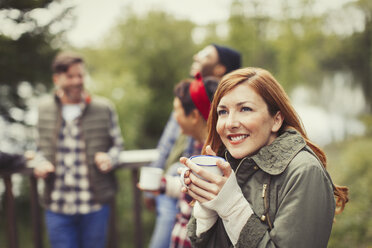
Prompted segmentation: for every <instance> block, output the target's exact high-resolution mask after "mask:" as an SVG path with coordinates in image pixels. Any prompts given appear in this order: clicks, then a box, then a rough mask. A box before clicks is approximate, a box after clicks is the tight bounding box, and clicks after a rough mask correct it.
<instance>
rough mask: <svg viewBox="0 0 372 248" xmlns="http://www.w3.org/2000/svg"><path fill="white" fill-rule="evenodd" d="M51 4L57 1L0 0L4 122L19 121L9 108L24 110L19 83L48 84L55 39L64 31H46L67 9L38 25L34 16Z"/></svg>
mask: <svg viewBox="0 0 372 248" xmlns="http://www.w3.org/2000/svg"><path fill="white" fill-rule="evenodd" d="M53 2H58V1H57V0H56V1H54V0H36V1H26V0H12V1H10V0H5V1H4V0H3V1H0V19H1V22H2V26H1V27H0V70H1V71H0V89H1V91H0V115H1V116H2V117H3V118H5V119H6V120H8V121H11V122H15V121H17V122H23V120H21V119H15V118H14V117H13V116H12V115H11V113H10V109H12V108H19V109H25V108H26V105H25V103H24V99H23V98H22V97H21V96H20V95H19V94H18V86H19V85H20V84H21V83H22V82H28V83H30V84H31V85H33V86H35V85H37V84H43V85H46V86H50V85H51V84H50V82H51V81H50V78H51V75H50V73H49V68H50V63H51V60H52V58H53V56H54V55H55V54H56V52H57V48H56V46H55V43H56V40H57V39H59V38H61V35H62V33H63V30H64V29H60V31H59V32H58V33H52V32H51V31H50V30H51V27H53V25H54V24H56V23H58V22H60V21H61V20H62V18H65V17H66V14H67V13H68V12H69V10H70V8H66V9H64V10H62V11H61V12H60V14H59V15H57V16H55V17H53V19H51V20H50V21H49V22H48V23H46V24H40V21H39V20H38V14H40V13H41V11H42V10H43V11H48V8H49V6H51V5H52V3H53ZM42 14H46V13H45V12H44V13H42ZM65 20H66V19H65ZM65 20H64V21H65ZM65 28H68V26H66V27H65ZM9 30H11V31H9ZM54 30H55V26H54ZM53 44H54V45H53Z"/></svg>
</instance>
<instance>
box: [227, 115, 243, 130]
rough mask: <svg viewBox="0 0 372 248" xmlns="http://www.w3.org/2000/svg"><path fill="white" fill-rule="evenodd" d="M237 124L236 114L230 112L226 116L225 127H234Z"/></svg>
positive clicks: (237, 125)
mask: <svg viewBox="0 0 372 248" xmlns="http://www.w3.org/2000/svg"><path fill="white" fill-rule="evenodd" d="M239 125H240V121H239V119H238V118H237V116H236V115H235V114H233V113H230V114H229V116H228V118H227V123H226V127H227V128H228V129H234V128H238V127H239Z"/></svg>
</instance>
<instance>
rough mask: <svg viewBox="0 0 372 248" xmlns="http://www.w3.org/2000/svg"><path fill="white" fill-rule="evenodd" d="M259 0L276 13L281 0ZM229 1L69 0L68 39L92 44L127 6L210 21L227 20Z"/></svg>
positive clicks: (331, 1) (335, 0)
mask: <svg viewBox="0 0 372 248" xmlns="http://www.w3.org/2000/svg"><path fill="white" fill-rule="evenodd" d="M262 1H266V2H267V3H268V5H267V10H268V11H269V12H270V13H272V14H275V12H276V11H277V9H278V2H279V1H280V0H262ZM350 1H352V0H323V1H322V0H318V3H319V4H318V5H317V9H319V11H324V10H325V9H335V8H338V7H339V6H340V5H342V4H343V3H345V2H350ZM231 2H232V0H105V1H102V0H74V1H71V3H73V4H74V5H76V10H75V13H76V16H77V23H76V26H75V27H74V28H73V29H71V31H69V32H68V39H69V41H70V42H71V43H72V44H73V45H75V46H78V47H81V46H85V45H91V44H94V42H95V41H97V39H99V37H101V36H102V35H104V34H105V33H106V32H108V30H109V29H110V27H112V26H113V25H114V24H115V21H116V20H117V19H118V18H119V17H121V16H122V15H124V10H125V8H128V6H132V8H133V9H134V11H136V12H137V13H146V12H147V11H149V10H151V9H158V10H159V9H160V10H164V11H167V12H169V13H172V14H174V15H175V16H177V17H178V18H182V19H190V20H192V21H193V22H195V23H197V24H200V25H203V24H207V23H209V22H212V21H213V22H216V21H217V22H223V21H226V20H227V18H228V17H229V11H230V5H231ZM290 2H291V1H290ZM292 2H296V1H292Z"/></svg>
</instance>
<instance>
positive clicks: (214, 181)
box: [180, 146, 232, 203]
mask: <svg viewBox="0 0 372 248" xmlns="http://www.w3.org/2000/svg"><path fill="white" fill-rule="evenodd" d="M206 153H207V155H213V156H215V155H216V153H215V152H214V151H213V150H212V149H211V147H210V146H207V147H206ZM180 162H181V163H183V164H184V165H185V166H186V167H188V168H189V169H190V170H191V171H192V173H190V172H186V173H185V184H186V185H187V186H188V187H187V188H186V187H183V188H182V189H181V190H182V192H184V193H187V194H189V195H190V196H191V197H192V198H194V199H195V200H197V201H198V202H200V203H203V202H207V201H210V200H213V199H214V198H215V197H216V196H217V195H218V193H219V192H220V191H221V189H222V187H223V186H224V185H225V182H226V180H227V179H228V178H229V176H230V174H231V171H232V169H231V167H230V164H229V163H228V162H225V161H223V160H218V161H217V166H218V167H219V168H220V170H221V171H222V174H223V176H220V175H216V174H213V173H210V172H208V171H206V170H204V169H203V168H202V167H201V166H198V165H196V164H195V163H193V162H191V161H190V160H189V159H188V158H185V157H182V158H180ZM196 174H197V175H199V176H201V177H203V178H204V179H206V180H203V179H201V178H199V177H197V176H196Z"/></svg>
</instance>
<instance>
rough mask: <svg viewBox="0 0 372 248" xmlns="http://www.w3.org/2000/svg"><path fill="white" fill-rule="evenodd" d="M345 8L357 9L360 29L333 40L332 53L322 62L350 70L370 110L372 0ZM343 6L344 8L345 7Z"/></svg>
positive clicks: (328, 66)
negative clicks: (361, 25) (360, 22)
mask: <svg viewBox="0 0 372 248" xmlns="http://www.w3.org/2000/svg"><path fill="white" fill-rule="evenodd" d="M346 7H347V8H354V9H357V10H358V11H359V14H361V16H362V18H363V26H364V27H363V28H362V31H354V32H353V33H352V34H351V35H348V36H345V37H340V38H339V42H338V43H337V42H333V43H332V44H333V45H334V48H333V49H332V53H331V54H329V55H330V56H329V57H327V58H326V59H325V60H324V61H322V62H323V65H324V66H326V67H327V68H328V70H340V71H351V73H352V74H353V77H354V79H355V80H354V82H355V83H356V84H358V85H360V86H361V87H362V89H363V93H364V96H365V99H366V101H367V103H368V109H369V111H370V112H371V111H372V2H371V1H369V0H359V1H356V2H352V3H349V4H348V5H347V6H346ZM346 7H345V8H346Z"/></svg>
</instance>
